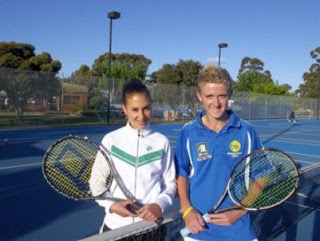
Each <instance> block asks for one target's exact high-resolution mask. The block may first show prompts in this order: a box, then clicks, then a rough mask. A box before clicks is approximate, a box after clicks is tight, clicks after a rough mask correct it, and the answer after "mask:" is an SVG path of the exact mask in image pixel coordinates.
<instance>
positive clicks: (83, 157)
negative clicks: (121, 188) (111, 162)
mask: <svg viewBox="0 0 320 241" xmlns="http://www.w3.org/2000/svg"><path fill="white" fill-rule="evenodd" d="M99 152H100V151H99V148H98V147H97V146H96V145H95V144H94V143H91V142H89V141H88V140H85V139H83V138H76V137H69V138H64V139H62V140H60V141H58V142H57V143H56V144H54V145H53V146H52V147H51V149H50V150H49V151H48V152H47V153H46V156H45V159H44V164H43V171H44V174H45V177H46V179H47V181H48V182H49V184H50V185H51V186H52V187H53V188H54V189H56V190H57V191H58V192H60V193H61V194H63V195H64V196H67V197H69V198H73V199H76V200H79V199H87V198H92V193H91V191H90V187H89V179H90V175H91V170H92V166H93V163H94V161H95V159H96V156H97V154H98V153H99ZM100 155H101V153H100ZM101 156H102V155H101ZM109 173H110V170H109ZM111 181H112V175H111V174H110V175H108V178H107V181H106V186H107V188H108V187H109V186H110V185H111Z"/></svg>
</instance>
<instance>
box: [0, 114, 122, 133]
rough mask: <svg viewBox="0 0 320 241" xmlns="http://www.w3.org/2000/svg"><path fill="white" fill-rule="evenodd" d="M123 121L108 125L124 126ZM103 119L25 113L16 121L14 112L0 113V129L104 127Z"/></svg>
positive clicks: (113, 119)
mask: <svg viewBox="0 0 320 241" xmlns="http://www.w3.org/2000/svg"><path fill="white" fill-rule="evenodd" d="M124 123H125V119H124V118H121V117H118V118H111V119H110V124H124ZM105 124H107V120H106V119H105V118H103V119H102V118H100V119H99V118H97V117H95V116H93V117H83V116H77V115H70V114H67V113H54V114H53V113H47V112H25V113H24V115H23V118H22V120H18V119H17V117H16V114H15V113H14V112H0V129H2V130H3V129H12V128H26V127H38V126H47V127H68V126H87V125H88V126H92V125H105Z"/></svg>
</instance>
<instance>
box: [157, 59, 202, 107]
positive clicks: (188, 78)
mask: <svg viewBox="0 0 320 241" xmlns="http://www.w3.org/2000/svg"><path fill="white" fill-rule="evenodd" d="M201 68H202V66H201V64H200V63H199V62H197V61H193V60H179V62H178V63H177V64H164V65H163V66H162V68H161V69H159V70H158V71H156V72H154V73H152V77H153V78H154V80H155V82H156V83H157V88H156V91H154V92H155V100H158V101H159V102H160V103H162V104H166V105H169V106H181V105H182V106H184V107H186V108H188V109H189V108H191V107H193V106H195V103H196V102H197V100H196V97H195V89H194V88H193V87H195V86H196V85H197V76H198V73H199V70H200V69H201ZM159 84H161V85H162V86H160V85H159Z"/></svg>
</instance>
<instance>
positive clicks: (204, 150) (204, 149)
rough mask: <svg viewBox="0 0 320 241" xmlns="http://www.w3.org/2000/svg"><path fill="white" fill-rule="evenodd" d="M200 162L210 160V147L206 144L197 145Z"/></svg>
mask: <svg viewBox="0 0 320 241" xmlns="http://www.w3.org/2000/svg"><path fill="white" fill-rule="evenodd" d="M197 152H198V160H204V159H208V158H210V156H209V153H208V145H207V143H206V142H200V143H197Z"/></svg>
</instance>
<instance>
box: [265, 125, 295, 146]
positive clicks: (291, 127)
mask: <svg viewBox="0 0 320 241" xmlns="http://www.w3.org/2000/svg"><path fill="white" fill-rule="evenodd" d="M295 127H297V126H296V125H291V126H290V127H288V128H287V129H284V130H283V131H281V132H279V133H277V134H276V135H273V136H271V137H270V138H269V139H267V140H265V141H263V142H262V144H263V145H265V144H267V143H268V142H270V141H272V140H274V139H276V138H277V137H279V136H281V135H283V134H285V133H286V132H288V131H290V130H291V129H293V128H295Z"/></svg>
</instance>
